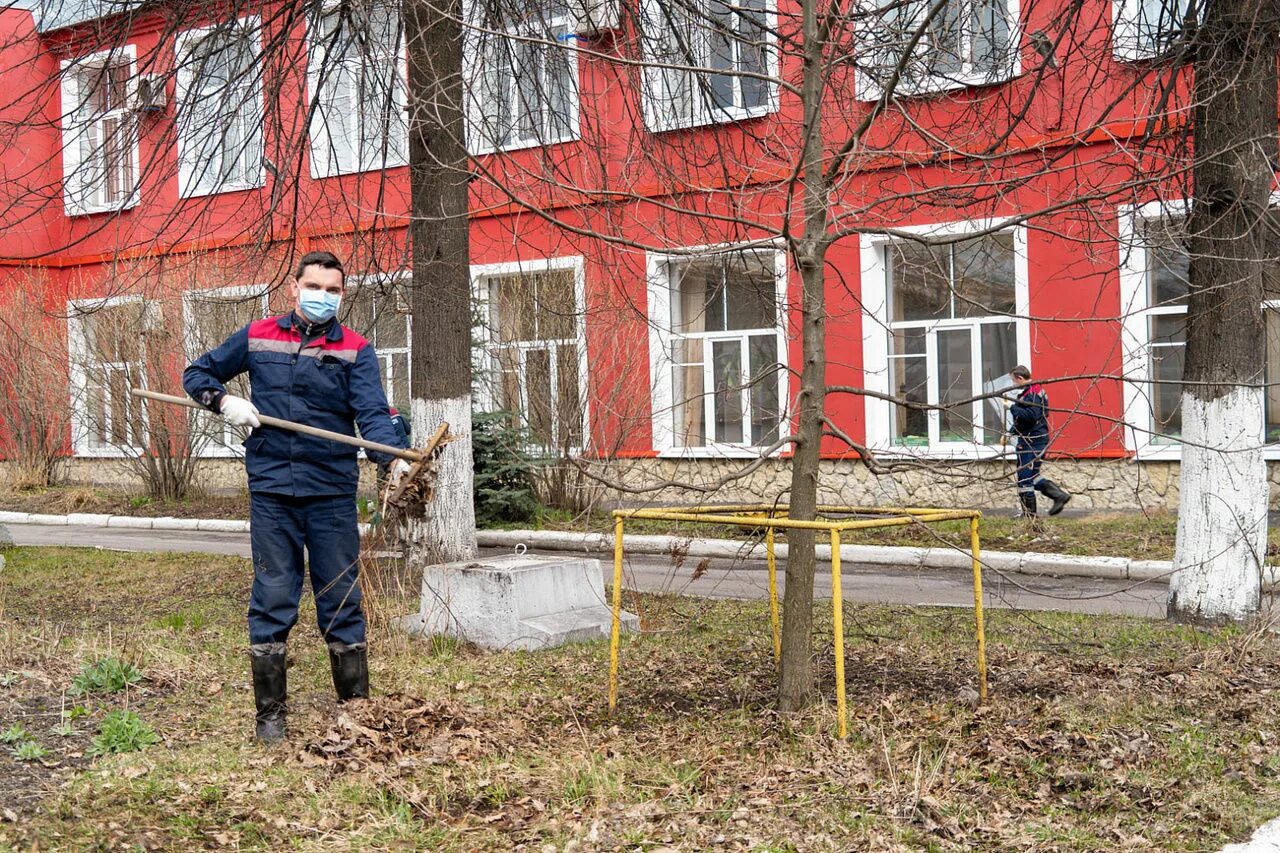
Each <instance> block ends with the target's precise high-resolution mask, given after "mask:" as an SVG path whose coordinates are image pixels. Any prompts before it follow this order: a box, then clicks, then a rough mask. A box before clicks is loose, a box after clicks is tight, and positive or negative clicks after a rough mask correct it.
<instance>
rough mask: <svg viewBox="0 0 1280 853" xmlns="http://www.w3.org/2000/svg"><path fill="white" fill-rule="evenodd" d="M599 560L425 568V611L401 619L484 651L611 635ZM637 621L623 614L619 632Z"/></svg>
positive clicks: (523, 558)
mask: <svg viewBox="0 0 1280 853" xmlns="http://www.w3.org/2000/svg"><path fill="white" fill-rule="evenodd" d="M611 624H612V615H611V612H610V608H609V602H608V600H607V599H606V598H605V591H604V577H603V575H602V574H601V569H600V561H599V560H595V559H590V558H586V557H543V556H534V555H532V554H520V555H516V554H508V555H504V556H500V557H494V558H486V559H484V560H471V561H465V562H461V563H446V564H444V565H439V566H427V567H426V568H425V569H424V570H423V575H422V605H421V609H420V611H419V613H418V615H417V617H416V618H414V617H410V618H409V619H407V620H405V625H406V627H407V628H409V630H410V631H412V632H414V633H419V634H449V635H451V636H456V637H459V638H461V639H464V640H467V641H468V642H472V643H475V644H476V645H479V646H484V647H485V648H489V649H504V650H505V649H524V650H534V649H545V648H551V647H553V646H559V645H562V644H564V643H570V642H579V641H584V640H593V639H601V638H604V637H608V636H609V630H610V626H611ZM639 627H640V620H639V619H638V618H637V617H636V616H634V615H632V614H630V613H624V614H622V629H623V630H624V631H634V630H637V629H639Z"/></svg>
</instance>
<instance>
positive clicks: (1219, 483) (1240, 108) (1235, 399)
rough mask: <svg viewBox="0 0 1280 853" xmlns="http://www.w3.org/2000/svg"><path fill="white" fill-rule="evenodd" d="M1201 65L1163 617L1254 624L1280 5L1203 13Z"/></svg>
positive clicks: (1262, 515)
mask: <svg viewBox="0 0 1280 853" xmlns="http://www.w3.org/2000/svg"><path fill="white" fill-rule="evenodd" d="M1191 46H1192V51H1193V56H1194V60H1195V83H1194V87H1195V112H1194V130H1193V136H1192V144H1193V146H1194V166H1193V179H1194V183H1195V191H1194V195H1193V202H1192V206H1191V213H1190V217H1189V223H1188V231H1189V238H1190V240H1189V248H1190V255H1191V263H1190V285H1191V286H1190V298H1189V304H1188V309H1187V313H1188V318H1187V347H1186V363H1185V367H1184V373H1183V377H1184V379H1185V380H1186V383H1185V385H1184V390H1183V393H1182V502H1181V506H1180V508H1179V512H1178V546H1177V553H1176V556H1175V566H1176V568H1177V571H1176V572H1175V574H1174V575H1173V577H1172V578H1171V579H1170V583H1169V615H1170V616H1171V617H1172V618H1175V619H1179V620H1184V621H1190V622H1206V623H1215V622H1224V621H1241V620H1245V619H1248V618H1249V617H1251V616H1252V615H1254V614H1255V613H1257V610H1258V606H1259V601H1260V597H1261V589H1262V565H1263V559H1264V556H1265V554H1266V543H1267V536H1266V533H1267V508H1268V488H1267V470H1266V462H1265V461H1264V459H1263V455H1262V449H1263V445H1264V443H1265V440H1266V439H1265V430H1264V427H1263V400H1264V388H1265V381H1266V380H1265V375H1264V370H1263V366H1264V364H1265V338H1264V331H1265V330H1264V327H1263V317H1262V309H1261V306H1262V301H1263V276H1264V268H1265V266H1266V265H1267V264H1269V263H1274V259H1272V258H1270V257H1269V252H1268V250H1269V248H1270V247H1271V246H1272V245H1273V244H1274V238H1273V237H1272V235H1271V234H1270V230H1271V225H1272V222H1273V221H1272V219H1271V217H1270V216H1269V207H1270V201H1269V199H1270V194H1271V189H1272V186H1273V185H1274V183H1275V170H1276V168H1277V164H1278V163H1280V150H1278V149H1277V143H1276V131H1277V86H1278V85H1280V81H1277V76H1276V50H1277V48H1278V47H1280V6H1278V5H1277V4H1276V3H1275V2H1274V0H1242V2H1235V3H1223V2H1207V3H1205V4H1203V20H1202V21H1200V22H1199V23H1198V25H1196V27H1195V31H1194V34H1193V35H1192V36H1191Z"/></svg>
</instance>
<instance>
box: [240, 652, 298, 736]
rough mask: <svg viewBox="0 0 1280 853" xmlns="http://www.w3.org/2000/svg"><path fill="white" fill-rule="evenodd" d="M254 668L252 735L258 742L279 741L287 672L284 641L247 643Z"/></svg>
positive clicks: (282, 726) (283, 731)
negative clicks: (254, 708)
mask: <svg viewBox="0 0 1280 853" xmlns="http://www.w3.org/2000/svg"><path fill="white" fill-rule="evenodd" d="M249 662H250V664H251V666H252V668H253V702H254V705H255V706H256V708H257V728H256V731H255V734H254V737H256V738H257V740H258V742H259V743H263V744H273V743H279V742H280V741H282V740H284V738H285V715H286V707H285V700H286V699H287V690H286V682H287V678H288V676H287V674H286V664H285V651H284V643H262V644H260V645H256V646H250V647H249Z"/></svg>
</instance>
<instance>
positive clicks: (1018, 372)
mask: <svg viewBox="0 0 1280 853" xmlns="http://www.w3.org/2000/svg"><path fill="white" fill-rule="evenodd" d="M1009 375H1010V376H1016V377H1018V378H1019V379H1030V378H1031V368H1029V367H1026V366H1025V365H1021V364H1019V365H1018V366H1017V367H1015V368H1014V369H1013V370H1010V371H1009Z"/></svg>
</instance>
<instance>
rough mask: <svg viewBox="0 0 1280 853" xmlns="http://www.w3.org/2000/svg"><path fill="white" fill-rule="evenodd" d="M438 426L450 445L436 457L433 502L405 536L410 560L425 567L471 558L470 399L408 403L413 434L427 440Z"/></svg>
mask: <svg viewBox="0 0 1280 853" xmlns="http://www.w3.org/2000/svg"><path fill="white" fill-rule="evenodd" d="M441 422H444V423H447V424H449V434H450V435H452V436H453V437H454V440H453V441H451V442H449V444H448V445H446V446H445V448H444V451H443V452H442V453H441V454H440V460H439V465H440V468H439V472H440V474H439V479H438V480H437V481H436V496H435V499H434V500H433V501H432V502H431V504H429V505H428V506H427V515H426V518H424V519H422V520H420V521H418V522H415V523H414V524H413V525H412V527H411V529H410V531H409V537H410V541H411V542H412V543H413V546H414V547H413V553H414V555H415V556H414V559H415V560H420V561H425V563H426V564H432V563H437V562H453V561H456V560H470V559H472V558H473V557H475V555H476V513H475V504H474V502H473V499H472V492H473V488H472V487H473V474H474V466H473V464H472V457H471V397H470V395H468V396H466V397H455V398H454V399H452V400H422V399H415V400H414V401H413V434H414V435H431V434H432V433H434V432H435V430H436V427H438V426H439V425H440V423H441Z"/></svg>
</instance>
